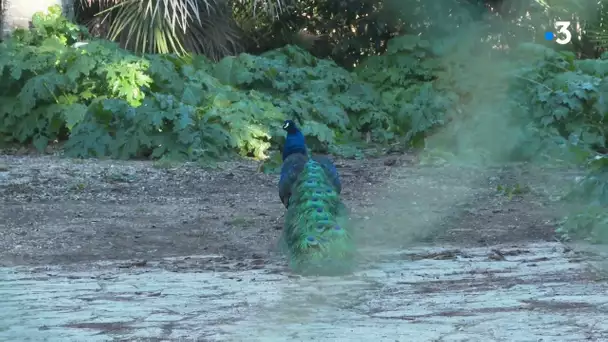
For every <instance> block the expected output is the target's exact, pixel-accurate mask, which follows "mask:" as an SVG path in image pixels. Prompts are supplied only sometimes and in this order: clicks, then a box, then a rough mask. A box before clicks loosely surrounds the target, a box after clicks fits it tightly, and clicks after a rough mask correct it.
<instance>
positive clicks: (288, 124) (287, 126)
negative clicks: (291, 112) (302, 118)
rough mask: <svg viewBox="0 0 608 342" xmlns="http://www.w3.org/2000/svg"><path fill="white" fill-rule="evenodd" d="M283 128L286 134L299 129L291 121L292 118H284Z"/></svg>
mask: <svg viewBox="0 0 608 342" xmlns="http://www.w3.org/2000/svg"><path fill="white" fill-rule="evenodd" d="M283 129H284V130H285V131H286V132H287V133H288V134H293V133H297V132H298V131H299V129H298V126H297V125H296V123H295V122H293V120H285V122H284V123H283Z"/></svg>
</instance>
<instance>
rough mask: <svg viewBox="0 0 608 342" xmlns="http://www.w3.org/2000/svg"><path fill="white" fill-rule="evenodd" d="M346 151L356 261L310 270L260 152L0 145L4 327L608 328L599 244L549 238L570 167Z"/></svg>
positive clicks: (387, 334)
mask: <svg viewBox="0 0 608 342" xmlns="http://www.w3.org/2000/svg"><path fill="white" fill-rule="evenodd" d="M338 166H339V168H340V172H341V174H342V178H343V180H344V183H345V185H344V198H345V200H346V202H347V204H348V205H349V207H350V208H351V210H352V222H353V225H354V227H355V230H356V232H357V237H358V240H359V244H360V268H359V271H357V272H356V273H355V274H353V275H351V276H348V277H341V278H331V277H317V278H303V277H300V276H297V275H294V274H291V273H290V272H289V270H288V269H286V267H285V260H283V258H282V256H281V255H280V254H278V253H277V252H276V244H277V239H278V236H279V234H280V229H281V224H282V213H283V208H282V206H281V204H280V201H279V199H278V194H277V190H276V181H277V176H276V175H265V174H262V173H258V172H256V169H257V165H256V164H255V163H249V162H235V163H226V164H221V167H220V168H219V169H217V170H203V169H200V168H197V167H188V166H179V167H174V168H170V167H162V168H161V167H155V165H154V164H152V163H147V162H116V161H90V160H89V161H75V160H68V159H60V158H56V157H49V156H45V157H40V156H39V157H35V156H6V155H5V156H0V200H1V206H2V207H1V210H0V231H1V232H2V235H0V307H2V308H3V310H0V341H313V340H314V341H369V340H375V341H584V340H589V341H608V323H607V322H608V292H607V291H606V290H607V287H608V282H605V281H604V277H603V272H602V271H600V270H598V268H597V267H594V266H593V265H595V264H594V263H595V262H596V260H602V258H603V257H598V256H597V255H596V254H594V253H588V252H582V251H581V249H578V248H572V247H571V246H566V245H563V244H561V243H558V242H556V241H555V239H554V237H553V235H552V232H553V229H554V223H555V222H556V219H557V218H558V217H559V216H560V214H561V213H560V209H559V208H557V207H555V205H554V203H553V202H552V201H551V200H550V198H551V195H552V194H553V192H554V185H559V184H560V183H563V182H565V181H567V180H571V179H572V178H573V177H574V174H572V173H568V172H565V171H560V172H556V171H555V170H543V169H538V168H530V167H527V166H521V165H519V166H510V167H503V168H494V169H490V168H485V169H479V168H473V167H456V166H447V165H444V166H437V165H436V166H423V165H420V164H419V163H418V162H417V160H416V158H414V157H411V156H397V157H388V158H382V159H371V160H366V161H338ZM516 184H520V185H525V186H526V187H528V186H529V187H530V191H524V193H523V194H521V195H516V196H513V197H512V198H511V197H509V196H505V195H504V194H501V193H499V192H497V191H496V187H497V185H503V186H514V185H516Z"/></svg>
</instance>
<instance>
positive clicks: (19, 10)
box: [0, 0, 73, 38]
mask: <svg viewBox="0 0 608 342" xmlns="http://www.w3.org/2000/svg"><path fill="white" fill-rule="evenodd" d="M53 5H60V6H62V7H63V9H64V12H66V13H68V14H70V13H71V12H72V7H73V6H72V2H71V1H69V0H27V1H23V0H0V38H2V37H5V36H6V35H7V34H9V33H10V32H11V31H12V30H14V29H15V28H28V27H29V26H30V24H31V21H32V15H34V13H36V12H40V11H42V12H44V11H46V10H47V9H48V8H49V7H51V6H53Z"/></svg>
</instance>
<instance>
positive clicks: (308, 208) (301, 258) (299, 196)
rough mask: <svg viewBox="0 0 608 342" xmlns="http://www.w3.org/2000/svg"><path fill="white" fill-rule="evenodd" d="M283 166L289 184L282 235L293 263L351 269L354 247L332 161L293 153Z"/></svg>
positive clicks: (305, 268)
mask: <svg viewBox="0 0 608 342" xmlns="http://www.w3.org/2000/svg"><path fill="white" fill-rule="evenodd" d="M315 159H317V160H315ZM283 171H284V172H285V174H286V176H285V177H284V178H285V179H284V181H285V182H284V183H289V184H291V187H290V196H289V197H288V203H287V213H286V214H285V226H284V229H283V237H282V239H283V245H284V247H285V249H286V252H287V254H288V256H289V264H290V266H291V268H292V269H293V270H294V271H295V272H297V273H301V274H316V275H340V274H345V273H350V272H352V271H353V268H354V252H355V247H354V242H353V236H352V231H351V229H349V221H348V210H347V208H346V206H345V205H344V204H343V203H342V200H341V199H340V193H339V192H340V190H341V189H340V185H339V179H338V178H337V177H338V176H337V171H336V170H335V166H334V165H333V163H331V161H329V159H326V158H323V157H315V158H310V159H309V158H308V156H306V155H302V154H294V155H290V156H289V157H288V158H287V159H286V160H285V161H284V163H283ZM289 178H291V179H290V180H291V182H289V181H288V180H289Z"/></svg>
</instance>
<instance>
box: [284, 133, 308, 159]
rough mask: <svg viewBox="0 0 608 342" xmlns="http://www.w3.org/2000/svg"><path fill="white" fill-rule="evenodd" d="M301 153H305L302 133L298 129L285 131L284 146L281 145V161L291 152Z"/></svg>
mask: <svg viewBox="0 0 608 342" xmlns="http://www.w3.org/2000/svg"><path fill="white" fill-rule="evenodd" d="M295 153H302V154H304V155H307V154H308V152H307V151H306V141H305V140H304V134H302V132H300V131H299V130H298V131H296V132H289V133H287V138H285V146H283V161H285V159H287V157H289V156H290V155H292V154H295Z"/></svg>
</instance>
